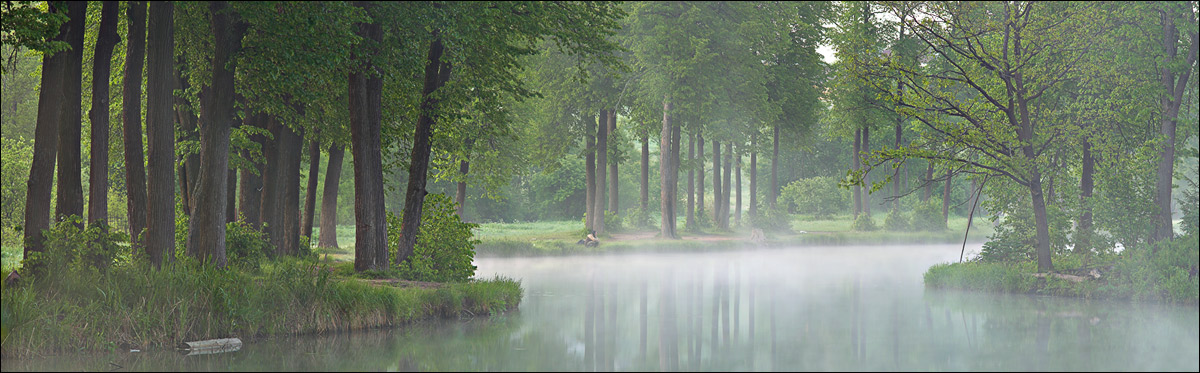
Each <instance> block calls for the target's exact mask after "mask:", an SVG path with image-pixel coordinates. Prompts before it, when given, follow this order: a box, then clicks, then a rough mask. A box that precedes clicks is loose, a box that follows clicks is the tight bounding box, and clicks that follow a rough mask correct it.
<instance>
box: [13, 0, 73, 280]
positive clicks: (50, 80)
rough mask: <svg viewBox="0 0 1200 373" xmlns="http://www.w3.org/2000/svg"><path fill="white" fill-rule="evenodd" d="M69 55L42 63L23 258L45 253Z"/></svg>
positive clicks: (34, 268)
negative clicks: (63, 87)
mask: <svg viewBox="0 0 1200 373" xmlns="http://www.w3.org/2000/svg"><path fill="white" fill-rule="evenodd" d="M60 5H61V3H57V2H50V4H49V6H50V7H49V12H50V13H55V12H56V11H58V9H57V7H58V6H60ZM72 26H75V27H78V26H79V24H78V23H75V24H73V23H71V22H63V24H62V25H61V26H59V29H58V35H56V36H54V38H53V39H52V40H54V41H61V40H63V39H65V38H66V36H67V33H68V32H69V31H70V27H72ZM66 59H67V54H66V53H65V52H59V53H55V54H52V55H48V56H46V57H44V58H43V59H42V77H41V87H42V89H41V90H40V92H39V93H38V116H37V125H36V127H35V128H34V134H33V136H34V137H33V139H34V140H33V160H32V163H31V164H30V167H29V179H28V180H27V181H26V182H25V186H26V188H25V214H24V217H25V229H24V230H23V232H24V235H25V237H24V239H25V250H24V255H25V256H24V257H25V258H31V257H33V256H35V255H36V254H34V253H41V252H42V251H44V249H45V237H44V236H43V232H44V231H46V230H47V229H49V228H50V191H51V188H52V187H53V184H54V165H55V162H56V154H57V153H58V128H59V124H60V122H61V120H62V106H63V94H62V82H63V75H64V71H63V69H64V68H65V67H66V65H65V64H66ZM28 269H29V271H30V272H32V273H37V272H40V271H41V270H42V267H41V266H40V265H38V264H37V263H31V265H30V266H29V267H28Z"/></svg>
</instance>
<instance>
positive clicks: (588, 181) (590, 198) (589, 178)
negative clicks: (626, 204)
mask: <svg viewBox="0 0 1200 373" xmlns="http://www.w3.org/2000/svg"><path fill="white" fill-rule="evenodd" d="M583 117H584V119H583V120H584V123H585V124H586V125H587V129H586V133H585V134H584V137H585V140H586V142H587V147H586V148H584V150H583V151H584V153H585V155H584V172H585V175H584V189H586V194H587V198H585V199H586V201H584V203H585V204H586V206H584V215H585V216H584V220H583V225H584V229H586V230H588V231H591V230H592V227H594V226H595V225H594V224H592V223H593V222H594V221H595V218H596V211H595V209H596V117H594V116H591V115H583Z"/></svg>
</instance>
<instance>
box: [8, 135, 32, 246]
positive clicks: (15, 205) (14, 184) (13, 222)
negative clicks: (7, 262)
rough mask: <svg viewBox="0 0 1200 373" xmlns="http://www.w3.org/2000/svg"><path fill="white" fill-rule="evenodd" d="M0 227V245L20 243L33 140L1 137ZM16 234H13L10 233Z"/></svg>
mask: <svg viewBox="0 0 1200 373" xmlns="http://www.w3.org/2000/svg"><path fill="white" fill-rule="evenodd" d="M0 155H2V156H0V166H2V167H0V226H3V227H4V229H3V238H2V241H3V242H2V243H4V244H16V245H19V244H21V235H20V229H21V228H20V227H23V226H24V225H25V193H26V192H27V191H28V190H27V189H28V186H27V185H26V184H25V182H26V181H27V180H29V166H30V164H32V162H33V141H29V140H25V139H21V138H17V139H10V138H7V137H5V138H3V142H0ZM14 233H16V234H14Z"/></svg>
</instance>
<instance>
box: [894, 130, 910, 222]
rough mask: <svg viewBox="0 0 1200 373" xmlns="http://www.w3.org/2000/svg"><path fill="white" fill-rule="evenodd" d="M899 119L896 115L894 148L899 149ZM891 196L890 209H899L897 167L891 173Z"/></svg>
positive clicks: (898, 172)
mask: <svg viewBox="0 0 1200 373" xmlns="http://www.w3.org/2000/svg"><path fill="white" fill-rule="evenodd" d="M901 121H902V119H901V118H899V117H897V119H896V147H895V149H900V136H901V126H900V122H901ZM905 167H907V165H905ZM892 198H895V199H894V200H892V209H893V210H899V209H900V169H899V168H897V169H896V171H895V172H893V173H892Z"/></svg>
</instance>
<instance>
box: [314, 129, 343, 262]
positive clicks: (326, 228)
mask: <svg viewBox="0 0 1200 373" xmlns="http://www.w3.org/2000/svg"><path fill="white" fill-rule="evenodd" d="M345 153H346V151H345V148H343V147H342V146H341V145H333V146H330V147H329V165H327V166H325V190H323V191H322V193H321V237H320V240H319V241H318V242H317V247H333V248H336V247H338V241H337V216H338V213H337V212H338V207H337V197H338V183H339V182H341V178H342V157H344V154H345Z"/></svg>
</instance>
